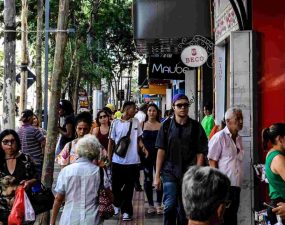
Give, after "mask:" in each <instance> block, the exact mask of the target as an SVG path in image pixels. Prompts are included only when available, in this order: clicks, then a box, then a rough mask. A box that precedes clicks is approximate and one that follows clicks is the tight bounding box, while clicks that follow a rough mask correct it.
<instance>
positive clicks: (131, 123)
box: [127, 120, 133, 137]
mask: <svg viewBox="0 0 285 225" xmlns="http://www.w3.org/2000/svg"><path fill="white" fill-rule="evenodd" d="M132 125H133V121H132V120H131V122H130V126H129V131H128V133H127V136H128V137H130V135H131V131H132Z"/></svg>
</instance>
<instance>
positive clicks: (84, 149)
mask: <svg viewBox="0 0 285 225" xmlns="http://www.w3.org/2000/svg"><path fill="white" fill-rule="evenodd" d="M100 148H101V144H100V143H99V141H98V139H97V138H96V137H95V136H94V135H91V134H87V135H85V136H84V137H83V138H81V139H80V140H79V141H78V142H77V146H76V151H77V154H78V157H79V158H78V159H77V160H76V162H74V163H73V164H71V165H69V166H66V167H65V168H63V170H61V171H60V173H59V175H58V179H57V183H56V187H55V192H56V196H55V201H54V204H53V208H52V216H51V219H50V224H51V225H55V224H56V219H57V216H58V212H59V209H60V207H61V205H62V203H63V202H64V201H65V204H64V208H63V211H62V215H61V217H60V221H59V225H71V224H72V225H89V224H94V225H95V224H96V225H100V224H103V221H102V219H101V218H100V216H99V214H98V201H97V199H98V189H99V185H100V169H99V167H98V166H97V165H95V164H94V163H92V161H93V160H97V159H98V157H99V155H100ZM104 175H105V176H104V177H105V182H104V185H105V187H108V182H106V181H107V180H106V174H104Z"/></svg>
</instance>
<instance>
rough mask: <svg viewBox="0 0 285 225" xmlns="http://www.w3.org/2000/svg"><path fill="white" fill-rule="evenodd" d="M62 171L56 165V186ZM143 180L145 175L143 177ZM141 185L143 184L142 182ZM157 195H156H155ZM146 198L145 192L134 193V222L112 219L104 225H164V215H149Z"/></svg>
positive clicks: (118, 217)
mask: <svg viewBox="0 0 285 225" xmlns="http://www.w3.org/2000/svg"><path fill="white" fill-rule="evenodd" d="M59 171H60V167H59V165H58V164H57V163H55V167H54V184H53V186H54V185H55V184H56V181H57V176H58V173H59ZM141 178H143V175H142V176H141ZM141 183H143V182H142V181H141ZM154 194H155V193H154ZM145 199H146V197H145V194H144V192H143V191H141V192H137V191H134V197H133V206H134V216H133V220H132V221H128V222H125V221H122V219H121V216H117V217H112V218H111V219H109V220H106V221H105V222H104V225H162V224H163V216H162V215H159V216H158V215H147V214H146V210H145V209H147V207H148V204H147V202H146V201H145Z"/></svg>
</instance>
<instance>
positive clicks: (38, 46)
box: [35, 0, 43, 124]
mask: <svg viewBox="0 0 285 225" xmlns="http://www.w3.org/2000/svg"><path fill="white" fill-rule="evenodd" d="M42 30H43V0H38V2H37V37H36V65H35V66H36V77H37V78H36V79H37V80H36V85H37V89H36V96H37V97H36V113H37V115H38V118H39V123H40V124H41V121H42V107H43V95H42V93H43V88H42V45H43V39H42V37H43V33H42Z"/></svg>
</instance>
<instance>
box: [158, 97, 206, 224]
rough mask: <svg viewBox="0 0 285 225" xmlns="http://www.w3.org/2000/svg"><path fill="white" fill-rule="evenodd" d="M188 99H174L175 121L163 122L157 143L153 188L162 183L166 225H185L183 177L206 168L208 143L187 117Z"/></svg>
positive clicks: (202, 132) (202, 131) (198, 124)
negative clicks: (194, 167) (190, 170)
mask: <svg viewBox="0 0 285 225" xmlns="http://www.w3.org/2000/svg"><path fill="white" fill-rule="evenodd" d="M189 107H190V103H189V99H188V97H187V96H186V95H184V94H177V95H175V96H174V97H173V101H172V108H173V110H174V117H173V118H170V119H167V120H165V121H164V122H163V124H162V126H161V128H160V131H159V133H158V136H157V139H156V147H157V148H158V152H157V161H156V175H155V181H154V185H155V187H156V188H158V189H160V188H161V180H162V183H163V195H164V199H163V205H164V224H165V225H176V224H177V225H186V224H187V223H188V222H187V218H186V215H185V212H184V209H183V205H182V195H181V184H182V177H183V174H184V173H185V172H186V171H187V169H188V168H189V167H190V166H193V165H198V166H202V165H204V159H205V156H206V155H207V153H208V139H207V136H206V134H205V131H204V129H203V127H202V126H201V124H200V123H199V122H198V121H196V120H193V119H191V118H190V117H189V116H188V112H189Z"/></svg>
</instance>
